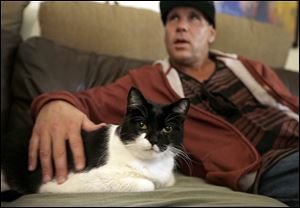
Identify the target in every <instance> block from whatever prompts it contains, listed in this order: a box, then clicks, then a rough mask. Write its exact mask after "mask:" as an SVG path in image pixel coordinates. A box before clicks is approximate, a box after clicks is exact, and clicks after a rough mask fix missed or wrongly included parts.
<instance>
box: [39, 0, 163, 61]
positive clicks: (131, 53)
mask: <svg viewBox="0 0 300 208" xmlns="http://www.w3.org/2000/svg"><path fill="white" fill-rule="evenodd" d="M39 17H40V24H41V35H42V36H44V37H46V38H50V39H53V40H55V41H57V42H59V43H61V44H64V45H66V46H71V47H76V48H80V49H84V50H87V51H94V52H97V53H102V54H108V55H122V56H126V57H129V58H138V59H148V60H156V59H160V58H162V57H165V56H166V52H165V49H164V42H163V26H162V25H161V23H160V17H159V15H158V14H157V13H155V12H152V11H150V10H144V9H134V8H127V7H121V6H110V5H108V4H99V3H95V2H44V3H42V4H41V8H40V13H39Z"/></svg>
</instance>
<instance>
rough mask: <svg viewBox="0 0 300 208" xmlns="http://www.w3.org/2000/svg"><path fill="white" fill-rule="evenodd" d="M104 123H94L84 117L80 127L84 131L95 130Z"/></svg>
mask: <svg viewBox="0 0 300 208" xmlns="http://www.w3.org/2000/svg"><path fill="white" fill-rule="evenodd" d="M106 125H107V124H106V123H100V124H94V123H93V122H92V121H91V120H90V119H88V118H87V117H85V118H84V119H83V122H82V129H83V130H85V131H88V132H89V131H95V130H97V129H100V128H102V127H104V126H106Z"/></svg>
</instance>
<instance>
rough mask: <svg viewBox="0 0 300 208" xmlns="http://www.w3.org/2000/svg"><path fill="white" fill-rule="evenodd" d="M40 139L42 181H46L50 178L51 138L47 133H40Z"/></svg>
mask: <svg viewBox="0 0 300 208" xmlns="http://www.w3.org/2000/svg"><path fill="white" fill-rule="evenodd" d="M39 140H40V151H39V154H40V160H41V168H42V173H43V181H44V182H45V183H46V182H48V181H50V180H51V179H52V163H51V140H50V136H49V135H42V136H41V138H39Z"/></svg>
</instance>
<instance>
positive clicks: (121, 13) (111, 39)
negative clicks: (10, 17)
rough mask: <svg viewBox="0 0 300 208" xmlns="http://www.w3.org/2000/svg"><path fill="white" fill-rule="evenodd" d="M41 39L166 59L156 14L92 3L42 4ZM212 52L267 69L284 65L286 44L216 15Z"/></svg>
mask: <svg viewBox="0 0 300 208" xmlns="http://www.w3.org/2000/svg"><path fill="white" fill-rule="evenodd" d="M39 17H40V24H41V34H42V36H44V37H46V38H50V39H53V40H55V41H57V42H59V43H61V44H63V45H67V46H70V47H75V48H80V49H84V50H87V51H94V52H97V53H102V54H103V53H104V54H108V55H121V56H126V57H130V58H138V59H147V60H156V59H163V58H165V57H166V55H167V54H166V50H165V46H164V29H163V26H162V23H161V21H160V15H159V14H158V13H157V12H154V11H150V10H145V9H136V8H129V7H122V6H116V5H114V6H111V5H108V4H99V3H95V2H44V3H42V4H41V8H40V13H39ZM217 31H218V38H217V41H216V43H215V44H214V46H213V47H214V48H216V49H220V50H222V51H224V52H231V53H236V54H240V55H244V56H246V57H248V58H250V59H255V60H259V61H262V62H264V63H266V64H268V65H270V66H272V67H276V68H278V67H283V66H284V65H285V63H286V59H287V56H288V51H289V48H290V46H291V44H292V40H291V39H289V37H288V35H287V34H286V33H285V32H284V31H283V30H281V29H280V28H277V27H274V26H271V25H267V24H263V23H258V22H255V21H251V20H249V19H245V18H238V17H233V16H229V15H225V14H218V15H217Z"/></svg>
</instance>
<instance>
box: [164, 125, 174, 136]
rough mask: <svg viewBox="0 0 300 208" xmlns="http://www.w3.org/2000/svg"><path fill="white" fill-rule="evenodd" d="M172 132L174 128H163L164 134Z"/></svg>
mask: <svg viewBox="0 0 300 208" xmlns="http://www.w3.org/2000/svg"><path fill="white" fill-rule="evenodd" d="M171 131H173V128H172V126H167V127H165V128H163V132H164V133H167V134H168V133H170V132H171Z"/></svg>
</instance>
